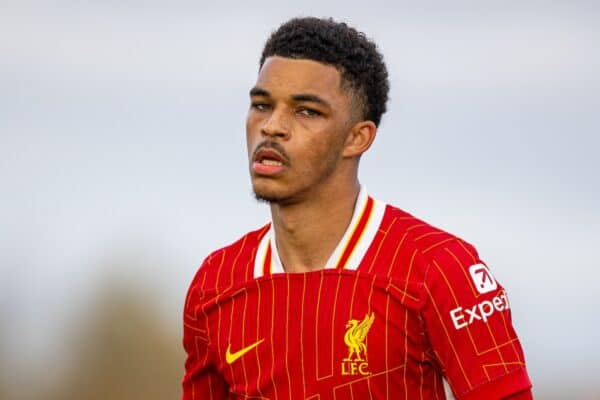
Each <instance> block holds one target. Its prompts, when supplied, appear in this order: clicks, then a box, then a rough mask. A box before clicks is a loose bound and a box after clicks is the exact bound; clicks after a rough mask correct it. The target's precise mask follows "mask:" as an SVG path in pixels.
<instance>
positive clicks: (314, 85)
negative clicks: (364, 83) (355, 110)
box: [256, 56, 345, 100]
mask: <svg viewBox="0 0 600 400" xmlns="http://www.w3.org/2000/svg"><path fill="white" fill-rule="evenodd" d="M256 86H257V87H260V88H262V89H265V90H267V91H268V92H270V93H271V94H272V95H273V96H276V95H283V96H285V95H286V94H298V93H311V94H318V95H320V96H323V97H325V98H326V99H328V100H333V97H339V96H344V95H345V94H344V93H343V90H342V87H341V75H340V72H339V71H338V70H337V69H336V68H335V67H332V66H331V65H327V64H323V63H320V62H317V61H313V60H307V59H293V58H285V57H278V56H272V57H268V58H267V59H266V60H265V62H264V64H263V66H262V68H261V69H260V72H259V74H258V80H257V82H256ZM344 97H345V96H344Z"/></svg>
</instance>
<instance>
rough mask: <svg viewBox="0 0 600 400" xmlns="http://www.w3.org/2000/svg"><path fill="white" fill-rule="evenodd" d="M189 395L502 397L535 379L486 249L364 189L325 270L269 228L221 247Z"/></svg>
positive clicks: (191, 305)
mask: <svg viewBox="0 0 600 400" xmlns="http://www.w3.org/2000/svg"><path fill="white" fill-rule="evenodd" d="M184 347H185V349H186V351H187V354H188V357H187V361H186V373H185V376H184V379H183V399H184V400H204V399H214V400H219V399H274V400H283V399H315V400H316V399H319V400H327V399H356V400H362V399H393V400H396V399H445V398H446V395H445V391H444V386H445V385H446V383H445V382H447V384H449V386H450V387H451V389H452V392H453V393H454V396H455V397H456V398H457V399H459V400H462V399H468V400H471V399H500V398H502V397H505V396H508V395H511V394H514V393H517V392H520V391H523V390H527V389H528V388H530V387H531V383H530V381H529V378H528V375H527V372H526V369H525V360H524V356H523V351H522V349H521V346H520V344H519V340H518V338H517V336H516V334H515V331H514V330H513V327H512V324H511V315H510V304H509V302H508V298H507V295H506V292H505V291H504V289H503V288H502V287H501V286H500V285H499V284H498V282H497V281H496V280H495V279H494V277H493V276H492V275H491V274H490V272H489V270H488V268H487V267H486V265H485V264H484V263H483V262H482V261H481V260H480V259H479V256H478V255H477V252H476V251H475V249H474V248H473V247H472V246H471V245H469V244H467V243H466V242H464V241H462V240H461V239H459V238H457V237H455V236H452V235H451V234H449V233H447V232H444V231H442V230H439V229H436V228H434V227H432V226H430V225H428V224H426V223H424V222H423V221H420V220H418V219H416V218H415V217H413V216H411V215H409V214H407V213H405V212H403V211H401V210H399V209H397V208H394V207H391V206H389V205H385V204H383V203H381V202H379V201H376V200H374V199H373V198H371V197H369V196H367V195H366V193H365V192H364V190H361V193H360V194H359V197H358V200H357V203H356V207H355V212H354V216H353V217H352V220H351V223H350V225H349V227H348V230H347V232H346V233H345V235H344V237H343V238H342V240H341V241H340V244H339V245H338V247H337V248H336V250H335V251H334V252H333V254H332V255H331V258H330V259H329V261H328V263H327V264H326V268H325V269H322V270H318V271H313V272H307V273H285V272H284V270H283V267H282V265H281V261H280V260H279V256H278V254H277V248H276V246H275V236H274V231H273V229H272V228H271V226H270V225H267V226H265V227H263V228H262V229H260V230H258V231H254V232H250V233H248V234H247V235H245V236H244V237H243V238H241V239H240V240H239V241H237V242H235V243H233V244H232V245H230V246H227V247H225V248H223V249H220V250H218V251H216V252H214V253H212V254H211V255H210V256H209V257H208V258H207V259H206V260H205V261H204V263H203V265H202V266H201V268H200V269H199V271H198V273H197V274H196V276H195V278H194V280H193V282H192V284H191V287H190V290H189V293H188V296H187V299H186V303H185V312H184Z"/></svg>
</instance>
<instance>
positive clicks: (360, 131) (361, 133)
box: [342, 121, 377, 157]
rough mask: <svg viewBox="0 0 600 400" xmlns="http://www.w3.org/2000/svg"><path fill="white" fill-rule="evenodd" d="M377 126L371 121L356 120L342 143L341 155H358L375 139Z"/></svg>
mask: <svg viewBox="0 0 600 400" xmlns="http://www.w3.org/2000/svg"><path fill="white" fill-rule="evenodd" d="M376 134H377V126H375V123H374V122H373V121H360V122H357V123H356V124H355V125H354V126H353V127H352V128H351V129H350V133H349V134H348V137H347V138H346V143H345V145H344V151H343V152H342V156H343V157H360V155H361V154H362V153H364V152H365V151H367V150H368V149H369V147H371V144H372V143H373V141H374V140H375V135H376Z"/></svg>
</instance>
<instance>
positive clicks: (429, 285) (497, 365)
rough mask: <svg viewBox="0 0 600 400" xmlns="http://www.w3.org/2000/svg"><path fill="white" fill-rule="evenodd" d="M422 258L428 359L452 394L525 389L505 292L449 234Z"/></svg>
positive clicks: (469, 399) (487, 395) (465, 397)
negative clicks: (446, 382) (438, 245)
mask: <svg viewBox="0 0 600 400" xmlns="http://www.w3.org/2000/svg"><path fill="white" fill-rule="evenodd" d="M427 262H428V265H427V272H426V274H425V277H424V282H423V288H422V291H423V293H422V296H423V298H424V299H425V300H424V305H423V308H422V311H421V313H422V318H423V321H424V324H425V328H426V331H427V336H428V341H429V345H430V353H431V358H432V361H433V362H434V363H436V364H437V365H438V366H439V367H440V368H441V369H442V372H443V374H444V376H445V378H446V380H447V381H448V383H449V385H450V387H451V388H452V392H453V393H454V396H455V397H456V399H457V400H475V399H489V400H494V399H504V398H510V396H512V395H516V394H518V393H520V392H524V391H525V392H529V391H530V388H531V383H530V380H529V377H528V375H527V371H526V368H525V359H524V355H523V350H522V348H521V345H520V343H519V339H518V337H517V335H516V333H515V330H514V329H513V326H512V321H511V310H510V303H509V301H508V296H507V294H506V291H505V290H504V288H503V287H502V286H501V285H500V284H499V283H498V281H496V280H495V278H494V277H493V276H492V274H491V273H490V270H489V268H488V267H487V266H486V265H485V264H484V262H483V261H481V260H480V259H479V256H478V254H477V252H476V251H475V249H474V248H473V247H472V246H470V245H469V244H467V243H465V242H463V241H461V240H458V239H457V240H453V241H450V242H449V243H447V244H446V245H444V246H441V247H440V248H439V249H437V251H436V252H435V254H431V255H429V257H428V259H427Z"/></svg>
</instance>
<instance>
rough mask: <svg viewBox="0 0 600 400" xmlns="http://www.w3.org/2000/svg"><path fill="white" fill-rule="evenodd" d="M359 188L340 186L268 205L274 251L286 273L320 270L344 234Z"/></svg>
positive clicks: (356, 184)
mask: <svg viewBox="0 0 600 400" xmlns="http://www.w3.org/2000/svg"><path fill="white" fill-rule="evenodd" d="M359 190H360V186H359V183H358V181H355V182H353V184H351V185H340V186H338V187H336V188H334V190H325V191H323V192H321V193H319V194H318V195H315V196H311V198H310V199H309V200H305V201H302V202H299V203H296V204H290V205H280V204H272V205H271V216H272V219H273V229H274V230H275V236H276V242H277V251H278V253H279V257H280V258H281V263H282V264H283V267H284V269H285V271H286V272H307V271H314V270H318V269H323V268H324V267H325V263H326V262H327V260H328V259H329V257H330V255H331V253H333V251H334V249H335V248H336V246H337V244H338V243H339V241H340V240H341V239H342V236H343V235H344V232H345V231H346V229H347V227H348V225H349V224H350V220H351V219H352V214H353V212H354V206H355V203H356V199H357V198H358V193H359Z"/></svg>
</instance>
